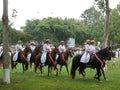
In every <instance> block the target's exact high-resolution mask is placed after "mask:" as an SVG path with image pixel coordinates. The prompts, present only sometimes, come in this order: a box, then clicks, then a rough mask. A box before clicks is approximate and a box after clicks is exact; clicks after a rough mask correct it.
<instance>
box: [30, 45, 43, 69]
mask: <svg viewBox="0 0 120 90" xmlns="http://www.w3.org/2000/svg"><path fill="white" fill-rule="evenodd" d="M40 53H42V45H37V46H36V48H35V50H34V51H33V52H32V53H31V57H30V68H32V63H34V64H35V60H36V56H37V55H39V54H40Z"/></svg>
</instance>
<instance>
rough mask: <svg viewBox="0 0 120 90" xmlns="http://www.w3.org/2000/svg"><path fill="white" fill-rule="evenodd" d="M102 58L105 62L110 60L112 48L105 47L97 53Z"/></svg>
mask: <svg viewBox="0 0 120 90" xmlns="http://www.w3.org/2000/svg"><path fill="white" fill-rule="evenodd" d="M98 53H99V54H100V55H101V56H102V57H105V59H106V60H111V57H112V53H113V52H112V48H111V47H107V48H104V49H102V50H100V51H99V52H98Z"/></svg>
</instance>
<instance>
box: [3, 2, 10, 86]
mask: <svg viewBox="0 0 120 90" xmlns="http://www.w3.org/2000/svg"><path fill="white" fill-rule="evenodd" d="M2 24H3V60H2V61H3V83H4V84H9V83H10V70H9V58H8V0H3V17H2Z"/></svg>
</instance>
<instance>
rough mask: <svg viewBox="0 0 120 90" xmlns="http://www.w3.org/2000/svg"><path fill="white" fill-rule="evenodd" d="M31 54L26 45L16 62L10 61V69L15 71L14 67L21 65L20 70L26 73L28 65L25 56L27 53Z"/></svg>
mask: <svg viewBox="0 0 120 90" xmlns="http://www.w3.org/2000/svg"><path fill="white" fill-rule="evenodd" d="M31 52H32V51H31V49H30V47H29V45H26V47H25V49H24V50H23V51H20V52H19V53H18V59H17V60H16V61H13V58H12V60H11V68H12V70H13V69H16V65H17V64H18V63H22V69H23V73H24V71H26V70H27V69H28V64H29V63H28V60H27V55H28V54H29V53H31ZM13 55H14V54H13ZM13 55H12V57H13Z"/></svg>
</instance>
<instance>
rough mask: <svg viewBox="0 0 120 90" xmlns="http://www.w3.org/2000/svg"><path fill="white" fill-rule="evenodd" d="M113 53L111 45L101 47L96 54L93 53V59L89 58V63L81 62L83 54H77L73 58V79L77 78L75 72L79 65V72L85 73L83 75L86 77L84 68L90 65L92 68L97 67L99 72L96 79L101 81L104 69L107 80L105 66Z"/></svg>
mask: <svg viewBox="0 0 120 90" xmlns="http://www.w3.org/2000/svg"><path fill="white" fill-rule="evenodd" d="M111 55H112V49H111V47H107V48H104V49H101V50H99V51H98V52H96V53H95V54H93V56H92V57H91V59H90V60H89V62H88V63H87V64H86V63H82V62H80V59H81V57H82V55H76V56H75V57H74V58H73V61H72V66H71V77H72V79H74V78H75V72H76V70H77V68H78V67H79V73H81V74H82V75H83V77H85V71H84V70H85V69H86V68H87V67H90V68H92V69H96V72H97V73H96V74H95V76H94V78H95V79H97V80H98V81H101V79H100V77H101V71H102V74H103V76H104V79H105V80H106V77H105V73H104V70H103V67H104V66H105V61H106V60H111Z"/></svg>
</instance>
